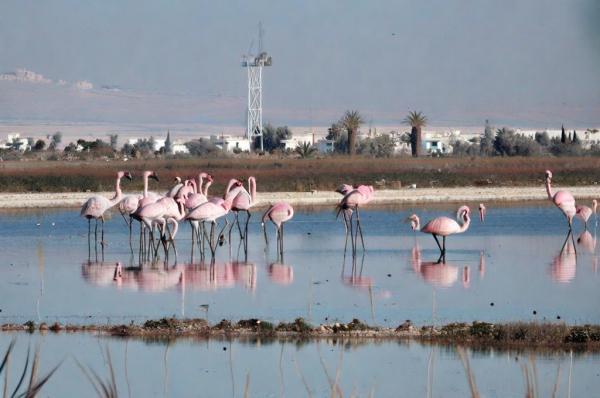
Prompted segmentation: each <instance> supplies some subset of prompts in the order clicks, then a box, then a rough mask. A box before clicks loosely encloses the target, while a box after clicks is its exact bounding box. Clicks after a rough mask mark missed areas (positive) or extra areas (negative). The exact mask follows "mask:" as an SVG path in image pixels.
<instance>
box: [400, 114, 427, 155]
mask: <svg viewBox="0 0 600 398" xmlns="http://www.w3.org/2000/svg"><path fill="white" fill-rule="evenodd" d="M403 123H406V124H408V125H409V126H410V127H411V131H410V138H411V140H410V146H411V150H412V155H413V156H414V157H417V156H421V154H422V152H423V132H422V128H423V127H425V126H426V125H427V117H426V116H425V115H424V114H423V113H422V112H420V111H419V112H417V111H411V112H409V113H408V115H407V116H406V117H405V118H404V121H403Z"/></svg>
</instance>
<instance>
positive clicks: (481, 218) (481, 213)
mask: <svg viewBox="0 0 600 398" xmlns="http://www.w3.org/2000/svg"><path fill="white" fill-rule="evenodd" d="M486 212H487V209H486V208H485V205H484V204H483V203H480V204H479V221H481V222H484V221H485V213H486Z"/></svg>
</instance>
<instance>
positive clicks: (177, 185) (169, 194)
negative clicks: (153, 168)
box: [165, 177, 184, 198]
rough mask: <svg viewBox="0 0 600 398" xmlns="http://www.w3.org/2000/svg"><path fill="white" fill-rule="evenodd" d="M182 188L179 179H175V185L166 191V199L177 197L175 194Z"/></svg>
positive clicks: (182, 184)
mask: <svg viewBox="0 0 600 398" xmlns="http://www.w3.org/2000/svg"><path fill="white" fill-rule="evenodd" d="M183 186H184V183H183V182H181V177H175V185H173V187H172V188H171V189H169V190H168V191H167V193H166V194H165V196H166V197H168V198H174V197H175V196H177V193H178V192H179V190H180V189H181V188H183Z"/></svg>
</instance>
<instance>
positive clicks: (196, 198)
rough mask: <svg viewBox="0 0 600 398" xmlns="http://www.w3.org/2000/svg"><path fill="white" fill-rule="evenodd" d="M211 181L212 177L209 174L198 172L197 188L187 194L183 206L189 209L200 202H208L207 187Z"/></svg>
mask: <svg viewBox="0 0 600 398" xmlns="http://www.w3.org/2000/svg"><path fill="white" fill-rule="evenodd" d="M204 178H206V180H207V182H206V185H204V186H203V183H204ZM212 183H213V177H212V176H211V175H210V174H207V173H200V175H199V176H198V189H197V190H196V191H195V192H193V193H190V194H189V195H188V196H187V199H186V201H185V207H186V208H187V209H189V210H191V209H194V208H196V207H198V206H200V205H201V204H202V203H205V202H208V188H209V187H210V186H211V185H212ZM194 184H195V183H194Z"/></svg>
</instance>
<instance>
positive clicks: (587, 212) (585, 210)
mask: <svg viewBox="0 0 600 398" xmlns="http://www.w3.org/2000/svg"><path fill="white" fill-rule="evenodd" d="M597 207H598V201H597V200H596V199H594V200H592V207H589V206H586V205H577V206H575V211H576V212H575V216H576V217H579V218H580V219H581V221H583V223H584V225H585V229H586V230H587V223H588V220H589V219H590V217H591V216H592V214H596V209H597Z"/></svg>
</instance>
